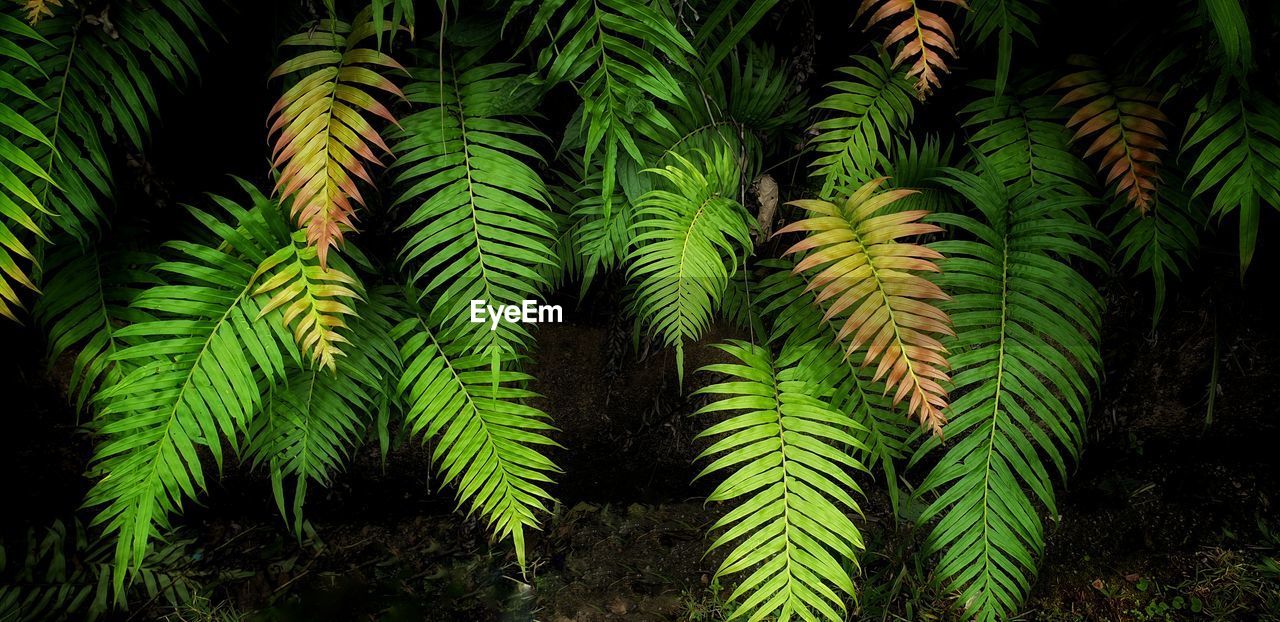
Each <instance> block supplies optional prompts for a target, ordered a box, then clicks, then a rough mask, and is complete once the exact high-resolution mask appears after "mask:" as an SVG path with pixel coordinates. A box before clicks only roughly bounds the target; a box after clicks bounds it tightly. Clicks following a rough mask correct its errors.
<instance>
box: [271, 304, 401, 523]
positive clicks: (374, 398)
mask: <svg viewBox="0 0 1280 622" xmlns="http://www.w3.org/2000/svg"><path fill="white" fill-rule="evenodd" d="M359 310H360V315H359V316H358V317H356V318H354V319H353V320H352V322H351V333H352V335H353V338H354V339H355V340H356V342H357V343H359V344H360V347H359V348H354V349H353V350H352V353H351V355H350V356H349V357H348V358H346V359H344V361H343V363H342V365H340V366H338V367H337V368H336V369H335V370H333V371H332V372H326V371H325V370H322V369H321V368H320V367H319V366H315V365H313V366H310V368H299V367H295V368H292V369H291V370H290V371H289V373H288V376H287V378H286V381H285V382H284V386H281V387H277V388H276V389H275V390H274V391H272V392H271V394H270V395H269V396H268V397H267V399H266V403H265V404H264V405H263V412H262V414H261V415H259V416H257V417H255V418H254V419H253V421H252V423H251V424H250V428H249V435H248V436H249V442H248V444H247V450H246V453H247V455H248V456H249V457H250V459H251V460H252V461H253V463H254V464H255V465H262V464H269V465H270V473H271V487H272V491H273V492H274V494H275V499H276V505H277V507H278V508H279V510H280V515H281V516H282V517H283V518H284V519H285V520H286V521H288V520H289V518H290V516H292V519H293V521H292V524H293V530H294V532H295V533H297V534H299V536H301V534H302V532H303V515H302V508H303V502H304V501H305V499H306V495H307V489H308V485H309V484H310V483H312V482H314V483H316V484H319V485H322V486H328V485H329V484H330V482H331V481H332V477H333V475H334V473H336V472H338V471H340V470H341V469H342V468H343V467H344V466H345V464H344V463H345V461H346V460H347V458H348V457H349V456H350V452H351V451H352V449H353V448H354V447H355V446H356V444H357V443H358V442H359V441H360V440H361V439H362V438H363V437H364V435H365V433H366V430H368V429H369V428H370V427H371V424H372V423H373V418H374V416H375V415H377V416H378V417H379V418H381V417H385V416H386V412H387V409H388V407H389V405H390V396H391V395H392V393H393V389H394V387H395V383H396V382H399V373H400V370H401V367H400V359H399V352H398V351H397V348H396V344H395V342H394V341H393V340H392V339H391V331H392V328H393V326H392V323H391V320H392V319H393V318H394V317H395V314H393V313H392V312H391V310H390V308H389V307H388V305H387V304H385V303H384V302H383V301H380V300H377V299H376V298H375V299H374V300H371V301H369V302H365V301H361V304H360V305H359ZM285 478H292V479H293V480H294V491H293V499H292V502H291V503H286V499H285V497H286V495H285Z"/></svg>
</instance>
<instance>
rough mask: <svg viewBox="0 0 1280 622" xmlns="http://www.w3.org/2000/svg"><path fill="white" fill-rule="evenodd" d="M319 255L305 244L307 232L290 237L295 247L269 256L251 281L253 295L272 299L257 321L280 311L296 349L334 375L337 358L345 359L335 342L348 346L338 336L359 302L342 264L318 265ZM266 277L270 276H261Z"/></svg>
mask: <svg viewBox="0 0 1280 622" xmlns="http://www.w3.org/2000/svg"><path fill="white" fill-rule="evenodd" d="M317 256H318V251H317V249H316V248H315V247H313V246H309V245H308V244H307V239H306V233H305V232H303V231H297V232H295V233H294V234H293V244H292V245H290V246H286V247H284V248H282V249H280V250H279V251H278V252H276V253H275V254H274V255H272V256H270V257H268V258H267V259H266V260H265V261H263V262H262V264H261V265H259V266H258V269H257V271H256V272H255V273H254V276H253V281H254V282H255V283H260V284H259V285H258V286H257V288H255V289H254V291H253V295H254V296H263V295H266V296H270V299H269V300H267V302H266V304H264V305H263V306H262V309H261V310H259V311H258V317H257V318H255V320H261V319H262V318H264V317H266V316H267V315H268V314H270V313H271V312H272V311H275V310H276V309H283V311H284V318H283V319H284V324H285V326H288V327H290V328H292V329H293V338H294V340H295V341H296V342H297V343H298V349H299V350H301V351H302V352H303V353H305V354H309V355H310V356H311V360H312V362H313V363H315V364H316V365H317V366H319V367H326V368H328V369H329V371H331V372H332V371H334V369H335V368H336V366H337V357H339V356H344V354H343V352H342V350H341V349H339V347H340V346H339V344H344V343H349V342H348V341H347V338H346V336H345V335H344V334H343V333H342V332H339V331H340V330H342V331H345V330H346V328H347V324H346V320H345V317H346V316H351V315H355V311H354V310H353V309H352V308H351V304H352V302H351V301H353V300H356V299H359V298H360V294H358V293H357V292H358V291H359V290H360V289H361V287H360V283H359V281H358V280H356V278H355V277H354V276H352V275H351V274H350V268H348V267H347V266H345V265H343V262H334V264H333V265H331V266H328V267H325V266H322V265H320V264H319V262H318V261H317V258H318V257H317ZM267 274H270V275H271V276H270V277H267V278H263V277H265V276H266V275H267Z"/></svg>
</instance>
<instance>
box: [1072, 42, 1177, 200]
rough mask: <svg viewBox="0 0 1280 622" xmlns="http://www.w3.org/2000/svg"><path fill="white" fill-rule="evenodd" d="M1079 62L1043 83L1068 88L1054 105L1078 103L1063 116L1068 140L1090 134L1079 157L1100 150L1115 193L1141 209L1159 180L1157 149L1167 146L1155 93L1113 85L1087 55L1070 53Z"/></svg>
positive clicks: (1102, 169)
mask: <svg viewBox="0 0 1280 622" xmlns="http://www.w3.org/2000/svg"><path fill="white" fill-rule="evenodd" d="M1072 64H1074V65H1077V66H1078V67H1081V68H1082V70H1081V71H1077V72H1075V73H1072V74H1070V75H1067V76H1065V77H1063V78H1062V79H1061V80H1058V81H1057V82H1055V83H1054V84H1053V86H1051V87H1049V88H1050V89H1051V90H1059V89H1070V90H1069V91H1068V92H1067V94H1066V95H1063V96H1062V99H1060V100H1058V106H1066V105H1070V104H1077V105H1079V109H1078V110H1077V111H1076V113H1075V114H1073V115H1071V118H1070V119H1068V120H1067V127H1068V128H1072V129H1074V130H1075V136H1073V137H1072V139H1071V140H1072V141H1073V142H1074V141H1081V140H1085V139H1089V138H1092V142H1091V143H1090V144H1089V147H1088V149H1086V150H1085V153H1084V157H1085V158H1089V157H1090V156H1092V155H1094V154H1099V155H1100V156H1101V158H1100V160H1099V163H1098V170H1099V171H1100V172H1102V173H1105V174H1106V179H1105V183H1106V184H1107V185H1109V186H1111V185H1114V188H1115V193H1116V196H1123V197H1125V198H1126V199H1127V200H1128V201H1129V203H1130V204H1131V205H1133V206H1134V207H1135V208H1137V209H1138V211H1141V212H1146V211H1147V210H1148V209H1150V208H1151V202H1152V200H1153V197H1154V195H1155V192H1156V184H1157V183H1158V182H1159V180H1160V172H1159V167H1160V154H1161V153H1162V152H1164V151H1167V150H1168V146H1167V145H1166V144H1165V133H1164V130H1163V129H1161V128H1160V124H1161V123H1168V122H1169V119H1168V117H1166V116H1165V115H1164V113H1163V112H1161V111H1160V109H1159V108H1158V106H1159V102H1160V97H1159V95H1158V94H1156V93H1155V92H1154V91H1152V90H1151V89H1149V88H1147V87H1143V86H1117V85H1115V84H1114V83H1113V82H1112V79H1111V77H1110V76H1108V75H1107V74H1106V72H1104V71H1102V69H1100V68H1099V67H1098V64H1097V63H1096V62H1095V61H1094V60H1092V59H1089V58H1084V57H1074V58H1073V59H1072Z"/></svg>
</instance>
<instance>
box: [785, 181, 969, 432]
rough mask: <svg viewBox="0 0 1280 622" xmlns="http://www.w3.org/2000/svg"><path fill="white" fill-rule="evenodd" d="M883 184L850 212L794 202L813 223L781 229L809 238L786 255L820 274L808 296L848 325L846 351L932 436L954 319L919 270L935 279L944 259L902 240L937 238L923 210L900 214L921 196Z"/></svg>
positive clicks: (854, 199) (851, 203) (859, 194)
mask: <svg viewBox="0 0 1280 622" xmlns="http://www.w3.org/2000/svg"><path fill="white" fill-rule="evenodd" d="M884 182H885V178H880V179H876V180H873V181H871V182H868V183H867V184H866V185H864V186H862V187H861V188H859V189H858V190H857V191H856V192H854V193H853V195H852V196H850V197H849V198H848V200H846V201H845V202H844V203H843V205H836V204H834V203H828V202H826V201H818V200H808V201H793V202H791V203H790V204H789V205H795V206H797V207H802V208H805V209H806V210H808V211H809V212H811V213H813V214H814V215H815V216H814V217H812V218H809V219H806V220H802V221H800V222H796V223H792V224H790V225H788V226H786V227H784V228H782V229H780V230H779V231H778V233H777V234H775V235H781V234H784V233H791V232H799V231H804V232H808V236H807V237H806V238H805V239H804V240H801V241H800V242H797V243H796V244H795V245H793V246H792V247H791V248H789V249H787V251H786V254H794V253H805V255H804V257H803V259H801V260H800V261H799V262H798V263H797V264H796V268H795V269H796V271H797V272H800V271H804V270H810V269H819V271H818V272H817V274H816V275H815V276H813V277H812V278H811V280H810V283H809V287H808V289H810V290H818V292H817V301H818V302H819V303H820V304H822V305H823V306H824V307H825V308H826V314H825V318H826V319H831V318H833V317H842V318H844V322H843V325H842V327H841V329H840V332H839V334H838V335H837V337H836V338H837V339H839V340H841V341H843V340H846V339H847V340H848V341H849V345H848V354H852V353H853V352H854V351H856V350H859V349H864V350H865V351H866V356H865V357H864V362H863V364H865V365H869V364H875V365H876V372H875V378H876V379H877V380H880V379H883V380H884V382H885V389H886V391H893V401H894V403H895V404H896V403H898V402H900V401H902V400H903V399H908V409H907V410H908V412H909V413H910V414H911V415H913V416H915V417H916V418H917V419H919V420H920V423H921V424H922V425H924V426H927V427H928V428H929V429H931V430H932V431H933V432H934V433H935V434H941V431H942V424H943V423H945V422H946V418H945V416H944V415H943V414H942V410H943V408H945V407H946V405H947V392H946V389H945V388H944V387H943V384H944V383H946V382H947V381H948V380H949V379H948V378H947V374H946V372H945V370H946V369H947V368H948V367H949V365H948V363H947V359H946V356H945V355H946V350H945V348H943V346H942V343H941V342H940V341H939V340H938V338H937V335H951V334H953V333H952V331H951V319H950V318H949V317H947V314H946V313H944V312H943V311H941V310H940V309H938V308H937V307H935V306H934V305H933V304H932V303H931V302H930V301H934V300H946V299H947V295H946V294H944V293H943V292H942V290H941V289H939V288H938V286H937V285H934V284H933V283H931V282H930V281H928V280H926V279H924V278H922V277H921V276H920V275H919V274H918V273H920V272H937V271H938V266H937V265H936V264H934V263H933V260H935V259H940V258H941V257H942V255H940V254H939V253H937V252H936V251H934V250H932V249H929V248H926V247H924V246H920V245H918V244H909V243H904V242H899V241H898V240H899V239H900V238H905V237H910V236H917V235H924V234H929V233H936V232H938V231H941V229H940V228H938V227H936V226H934V225H930V224H926V223H922V222H920V219H921V218H923V217H924V216H925V215H926V214H927V213H928V212H927V211H924V210H908V211H893V210H889V209H886V208H889V207H890V206H891V205H892V204H893V203H894V202H895V201H898V200H899V199H902V198H904V197H906V196H908V195H911V194H914V193H915V191H914V190H889V191H884V192H881V191H879V188H880V186H881V185H882V184H883V183H884Z"/></svg>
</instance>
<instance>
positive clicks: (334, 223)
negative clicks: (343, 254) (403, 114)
mask: <svg viewBox="0 0 1280 622" xmlns="http://www.w3.org/2000/svg"><path fill="white" fill-rule="evenodd" d="M373 35H374V27H373V24H372V22H371V21H370V20H369V13H368V11H365V12H363V13H362V14H361V17H359V18H357V19H356V22H355V26H354V27H353V26H351V25H348V24H345V23H342V22H332V21H329V20H322V21H321V22H320V23H319V25H318V26H317V27H316V28H315V29H313V30H309V31H307V32H305V33H302V34H299V35H295V36H292V37H289V38H288V39H285V41H284V43H283V44H282V45H286V46H305V47H318V48H320V49H318V50H314V51H309V52H304V53H302V54H300V55H299V56H297V57H295V58H293V59H292V60H289V61H287V62H285V63H284V64H282V65H280V67H278V68H277V69H276V70H275V71H274V72H273V73H272V74H271V77H272V78H275V77H278V76H283V75H287V74H290V73H295V72H299V71H309V73H307V74H306V75H305V76H304V77H303V78H302V79H301V80H300V81H299V82H298V83H297V84H295V85H294V86H293V87H291V88H290V89H289V90H287V91H285V93H284V95H281V96H280V99H279V100H278V101H277V102H276V104H275V106H273V107H272V108H271V112H270V114H269V115H268V123H270V130H269V131H268V137H269V138H270V137H275V145H274V147H273V148H272V151H271V158H272V165H273V166H275V167H277V168H279V169H280V176H279V179H278V180H277V181H276V188H275V189H276V192H278V193H279V194H280V196H281V199H282V200H284V199H289V198H291V199H293V203H292V214H293V217H294V219H295V220H296V221H297V222H298V224H299V225H300V226H304V227H306V230H307V243H308V244H310V245H312V246H315V247H316V251H317V253H318V256H319V259H320V265H321V267H326V266H327V265H328V261H327V257H328V253H329V248H330V247H331V246H334V245H337V244H341V243H342V236H343V234H344V233H345V232H347V231H351V230H354V229H355V223H354V222H353V221H354V212H355V207H356V205H360V206H363V205H364V198H363V197H362V196H361V195H360V189H359V187H358V185H357V182H356V180H357V179H359V180H361V181H363V182H365V183H370V184H371V183H373V179H372V177H371V176H370V174H369V169H368V168H367V167H368V166H369V165H370V164H372V165H376V166H381V165H382V161H381V160H380V159H379V157H378V154H376V153H375V152H374V147H377V148H378V149H379V150H381V151H382V152H384V153H386V154H388V155H390V154H391V150H390V148H388V147H387V145H386V143H384V142H383V141H382V138H381V137H380V136H379V135H378V132H377V130H375V129H374V127H373V126H372V125H371V124H370V123H369V121H368V120H366V119H365V117H364V114H363V113H371V114H373V115H376V116H379V117H382V118H383V119H386V120H387V121H390V122H392V123H395V122H396V119H395V117H394V116H393V115H392V114H391V111H390V110H388V109H387V108H386V106H384V105H382V104H381V103H379V102H378V100H377V99H375V98H374V97H373V96H372V95H370V94H369V92H368V90H367V87H372V88H373V89H377V90H381V91H385V92H387V93H391V94H393V95H396V96H400V97H403V94H402V93H401V92H400V89H399V88H398V87H397V86H396V85H395V84H394V83H392V82H391V81H390V80H388V79H387V78H386V77H385V76H383V75H382V74H380V73H379V70H386V69H393V70H399V71H404V68H403V67H401V66H400V63H397V62H396V61H395V59H393V58H391V57H390V56H387V55H386V54H383V53H382V52H379V51H377V50H374V49H369V48H362V47H360V44H361V43H362V42H363V41H364V40H365V39H368V38H370V37H372V36H373Z"/></svg>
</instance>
